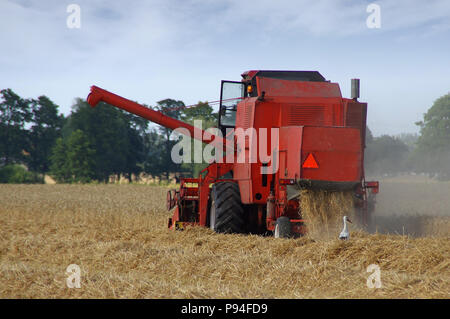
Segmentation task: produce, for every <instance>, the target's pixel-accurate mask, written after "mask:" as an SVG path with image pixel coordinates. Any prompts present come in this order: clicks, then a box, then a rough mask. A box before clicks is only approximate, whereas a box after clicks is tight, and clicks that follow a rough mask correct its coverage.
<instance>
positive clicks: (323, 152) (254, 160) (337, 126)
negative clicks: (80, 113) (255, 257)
mask: <svg viewBox="0 0 450 319" xmlns="http://www.w3.org/2000/svg"><path fill="white" fill-rule="evenodd" d="M358 97H359V80H357V79H354V80H352V98H351V99H347V98H342V96H341V91H340V89H339V85H338V84H336V83H331V82H329V81H326V80H325V78H324V77H323V76H322V75H321V74H320V73H319V72H316V71H248V72H245V73H243V74H242V80H241V81H240V82H236V81H222V84H221V96H220V109H219V123H218V128H219V130H220V131H221V132H222V136H226V138H222V137H221V136H214V135H211V134H209V133H205V132H203V131H201V133H200V134H199V133H198V131H199V129H197V128H194V127H193V126H191V125H189V124H187V123H184V122H181V121H178V120H176V119H172V118H170V117H167V116H165V115H164V114H162V113H159V112H156V111H153V110H151V109H149V108H146V107H144V106H142V105H139V104H137V103H135V102H132V101H130V100H127V99H125V98H122V97H120V96H118V95H115V94H113V93H110V92H108V91H105V90H103V89H100V88H98V87H95V86H93V87H92V88H91V93H90V95H89V96H88V99H87V100H88V103H89V104H90V105H91V106H93V107H94V106H96V105H97V104H98V103H99V102H100V101H103V102H106V103H108V104H111V105H113V106H116V107H119V108H121V109H124V110H126V111H128V112H131V113H133V114H136V115H138V116H141V117H143V118H146V119H148V120H150V121H153V122H155V123H158V124H160V125H163V126H166V127H168V128H171V129H176V128H184V129H186V130H185V131H186V132H189V134H190V136H191V137H194V138H199V139H201V140H202V142H205V143H216V147H220V148H222V150H223V151H224V153H227V154H229V153H230V151H231V153H232V156H231V157H232V158H231V160H230V158H229V156H228V157H227V158H225V157H224V158H223V159H219V160H217V161H216V162H214V163H212V164H210V165H209V166H208V167H207V168H206V169H205V170H203V171H202V172H201V173H200V176H198V177H197V178H184V179H181V186H180V189H178V190H170V191H169V192H168V194H167V208H168V210H174V213H173V217H172V218H170V219H169V223H168V226H169V228H172V229H183V228H184V227H186V226H187V225H200V226H207V227H210V228H211V229H213V230H215V231H216V232H226V233H267V232H272V233H273V234H274V235H275V236H276V237H291V236H292V235H296V234H297V235H301V234H304V233H305V232H306V231H307V224H308V221H305V220H304V219H303V218H302V213H301V210H300V209H299V199H298V195H299V191H300V190H301V189H313V190H323V191H346V192H352V193H353V197H354V205H355V208H356V214H357V217H358V219H359V220H360V221H361V224H363V225H367V224H368V223H369V219H370V214H371V211H372V210H373V209H374V205H373V203H374V202H375V201H374V198H375V194H376V193H378V182H366V181H365V177H364V148H365V133H366V116H367V104H366V103H360V102H359V101H358V100H357V98H358ZM195 132H197V134H195ZM230 132H231V134H230ZM230 141H232V143H230ZM230 145H231V146H230ZM305 225H306V226H305Z"/></svg>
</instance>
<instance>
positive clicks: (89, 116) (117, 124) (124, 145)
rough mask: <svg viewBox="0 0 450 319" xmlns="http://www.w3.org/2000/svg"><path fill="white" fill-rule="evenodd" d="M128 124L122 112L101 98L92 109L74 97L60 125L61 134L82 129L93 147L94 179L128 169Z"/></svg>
mask: <svg viewBox="0 0 450 319" xmlns="http://www.w3.org/2000/svg"><path fill="white" fill-rule="evenodd" d="M128 126H129V123H127V121H126V120H125V118H124V116H123V115H122V112H121V111H120V110H119V109H117V108H115V107H112V106H110V105H107V104H106V103H103V102H100V103H99V104H98V106H97V107H96V108H95V109H93V108H91V106H90V105H89V104H87V102H86V101H84V100H82V99H77V100H76V103H75V104H74V105H73V106H72V113H71V114H70V116H69V117H68V120H67V123H66V125H65V127H64V128H63V136H64V137H66V138H67V136H68V135H70V134H72V132H74V131H76V130H81V131H82V132H83V133H84V134H85V136H86V138H87V139H88V141H89V143H90V145H91V147H92V148H93V149H95V151H96V152H95V159H94V162H95V167H96V171H95V179H96V180H100V181H104V182H107V181H108V179H109V176H110V175H113V174H117V175H119V174H120V173H123V172H126V171H127V152H128V147H129V143H128V131H129V130H128Z"/></svg>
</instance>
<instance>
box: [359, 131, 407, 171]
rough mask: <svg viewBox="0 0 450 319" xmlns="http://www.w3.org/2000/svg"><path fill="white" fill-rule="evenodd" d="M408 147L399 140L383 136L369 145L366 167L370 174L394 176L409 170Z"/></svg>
mask: <svg viewBox="0 0 450 319" xmlns="http://www.w3.org/2000/svg"><path fill="white" fill-rule="evenodd" d="M408 154H409V149H408V146H407V145H406V144H405V143H404V142H402V141H401V140H400V139H399V138H397V137H393V136H389V135H382V136H380V137H374V138H373V141H372V142H371V143H368V144H367V148H366V150H365V156H364V164H365V165H364V166H365V168H366V171H367V172H368V173H369V174H394V173H399V172H402V171H405V170H408V167H407V165H406V163H407V158H408Z"/></svg>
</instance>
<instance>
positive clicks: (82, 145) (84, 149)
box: [66, 130, 96, 183]
mask: <svg viewBox="0 0 450 319" xmlns="http://www.w3.org/2000/svg"><path fill="white" fill-rule="evenodd" d="M66 160H67V162H68V168H69V172H70V175H71V178H72V181H73V182H81V183H88V182H90V181H91V180H92V179H94V178H95V170H96V167H95V150H94V149H93V148H92V147H91V144H90V142H89V140H88V138H87V136H86V135H85V134H84V133H83V131H81V130H76V131H74V132H73V133H72V134H71V135H70V137H69V138H68V140H67V147H66Z"/></svg>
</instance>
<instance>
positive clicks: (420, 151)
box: [414, 93, 450, 180]
mask: <svg viewBox="0 0 450 319" xmlns="http://www.w3.org/2000/svg"><path fill="white" fill-rule="evenodd" d="M416 124H417V125H418V126H419V127H420V136H419V138H418V141H417V149H416V151H415V153H414V159H415V163H416V167H417V169H418V170H419V171H422V172H426V173H429V174H430V175H434V176H436V177H437V178H438V179H440V180H450V93H449V94H446V95H444V96H441V97H440V98H438V99H437V100H436V101H435V102H434V103H433V105H432V106H431V108H430V109H429V110H428V111H427V113H425V114H424V117H423V121H420V122H417V123H416Z"/></svg>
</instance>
